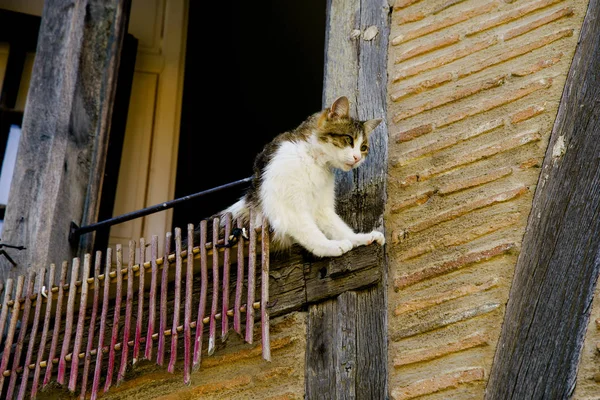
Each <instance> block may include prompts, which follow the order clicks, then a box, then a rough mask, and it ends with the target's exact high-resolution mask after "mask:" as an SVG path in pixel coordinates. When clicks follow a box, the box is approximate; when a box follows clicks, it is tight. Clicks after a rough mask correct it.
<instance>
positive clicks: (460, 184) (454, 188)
mask: <svg viewBox="0 0 600 400" xmlns="http://www.w3.org/2000/svg"><path fill="white" fill-rule="evenodd" d="M512 172H513V171H512V168H511V167H504V168H499V169H496V170H493V171H490V172H487V173H485V174H482V175H477V176H474V177H470V178H466V179H460V180H458V181H454V182H450V183H448V184H446V185H444V186H442V187H440V189H439V190H438V193H439V194H440V195H446V194H450V193H454V192H458V191H460V190H464V189H469V188H472V187H475V186H479V185H483V184H486V183H489V182H493V181H495V180H498V179H500V178H504V177H505V176H508V175H510V174H512Z"/></svg>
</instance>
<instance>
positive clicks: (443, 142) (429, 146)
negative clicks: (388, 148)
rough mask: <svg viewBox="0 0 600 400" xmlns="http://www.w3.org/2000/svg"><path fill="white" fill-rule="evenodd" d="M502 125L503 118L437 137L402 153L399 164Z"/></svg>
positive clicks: (404, 163) (401, 164)
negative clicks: (455, 133)
mask: <svg viewBox="0 0 600 400" xmlns="http://www.w3.org/2000/svg"><path fill="white" fill-rule="evenodd" d="M501 126H504V121H503V120H502V119H496V120H492V121H489V122H486V123H485V124H483V125H482V126H480V127H478V128H477V129H472V130H471V129H469V130H467V131H466V132H460V133H459V134H458V135H456V136H447V137H445V138H441V139H435V140H432V141H430V142H428V143H426V144H425V145H424V146H422V147H418V148H416V149H413V150H411V151H407V152H406V153H402V154H400V156H399V157H398V158H397V161H396V163H397V165H399V166H403V165H406V164H408V163H409V162H411V161H413V160H415V159H418V158H420V157H423V156H424V155H427V154H431V153H434V152H436V151H439V150H443V149H446V148H448V147H450V146H454V145H455V144H458V143H461V142H464V141H465V140H469V139H472V138H474V137H477V136H479V135H482V134H484V133H488V132H490V131H492V130H494V129H497V128H499V127H501Z"/></svg>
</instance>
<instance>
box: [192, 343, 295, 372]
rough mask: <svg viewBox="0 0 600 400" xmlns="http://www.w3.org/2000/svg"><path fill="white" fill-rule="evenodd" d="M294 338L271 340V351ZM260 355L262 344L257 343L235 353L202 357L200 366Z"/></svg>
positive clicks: (210, 365)
mask: <svg viewBox="0 0 600 400" xmlns="http://www.w3.org/2000/svg"><path fill="white" fill-rule="evenodd" d="M295 341H296V339H294V338H292V337H290V336H286V337H283V338H281V339H276V340H273V341H271V351H273V350H277V349H280V348H283V347H286V346H289V345H291V344H292V343H294V342H295ZM260 355H262V346H261V345H257V346H256V347H253V348H251V349H245V350H240V351H238V352H236V353H230V354H225V355H222V356H219V357H215V356H213V357H204V358H203V359H202V368H210V367H216V366H218V365H222V364H223V363H231V362H235V361H239V360H245V359H248V358H253V357H258V356H260Z"/></svg>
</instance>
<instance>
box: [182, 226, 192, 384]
mask: <svg viewBox="0 0 600 400" xmlns="http://www.w3.org/2000/svg"><path fill="white" fill-rule="evenodd" d="M187 239H188V243H187V268H186V270H185V310H184V316H183V332H184V336H183V347H184V354H183V382H184V383H185V384H186V385H189V384H190V383H191V367H192V354H191V353H192V348H191V347H192V328H191V326H190V324H191V320H192V296H193V292H192V290H193V281H194V225H193V224H188V229H187Z"/></svg>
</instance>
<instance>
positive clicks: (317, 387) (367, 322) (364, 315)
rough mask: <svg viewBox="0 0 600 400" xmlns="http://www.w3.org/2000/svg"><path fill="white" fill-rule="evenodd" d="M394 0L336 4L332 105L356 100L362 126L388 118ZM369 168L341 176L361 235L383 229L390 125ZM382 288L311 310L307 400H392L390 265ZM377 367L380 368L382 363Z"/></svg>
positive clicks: (331, 18) (330, 10) (383, 128)
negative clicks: (342, 98) (389, 376)
mask: <svg viewBox="0 0 600 400" xmlns="http://www.w3.org/2000/svg"><path fill="white" fill-rule="evenodd" d="M389 21H390V5H389V4H388V1H387V0H375V1H372V0H329V1H328V5H327V39H326V43H325V54H326V59H325V83H324V90H323V102H324V106H327V105H329V104H331V102H332V101H333V100H334V99H335V98H336V97H338V96H347V97H348V99H349V100H350V103H351V107H352V110H351V111H352V112H351V114H352V115H354V116H355V117H358V118H359V119H362V120H366V119H372V118H382V119H383V120H384V121H385V115H386V85H387V50H388V36H389ZM370 142H371V148H370V151H369V156H368V157H367V159H366V161H365V163H364V165H362V166H361V167H360V168H358V169H357V170H355V171H352V172H350V173H342V172H340V173H338V175H337V177H336V179H337V185H338V205H337V209H338V212H339V213H340V215H341V216H342V217H343V218H344V219H345V220H346V221H347V222H348V223H349V224H350V225H351V226H352V227H353V228H354V229H357V230H360V231H369V230H372V229H375V228H380V227H382V224H383V212H384V207H385V183H386V170H387V125H386V124H385V122H384V123H382V124H381V125H380V126H379V127H378V128H377V130H376V131H375V132H374V133H373V134H372V136H371V138H370ZM380 267H381V271H382V272H381V273H382V281H381V282H380V284H379V285H377V286H375V287H372V288H369V289H366V290H363V291H359V292H346V293H343V294H342V295H340V296H339V297H338V298H337V299H335V300H328V301H325V302H323V303H320V304H317V305H313V306H311V307H310V310H309V317H308V336H307V341H306V342H307V350H306V397H307V399H316V398H318V399H363V398H364V399H385V398H387V306H386V300H385V299H386V286H385V285H386V276H387V275H386V270H387V269H386V266H385V258H384V262H383V263H382V265H381V266H380ZM374 360H377V361H374Z"/></svg>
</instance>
